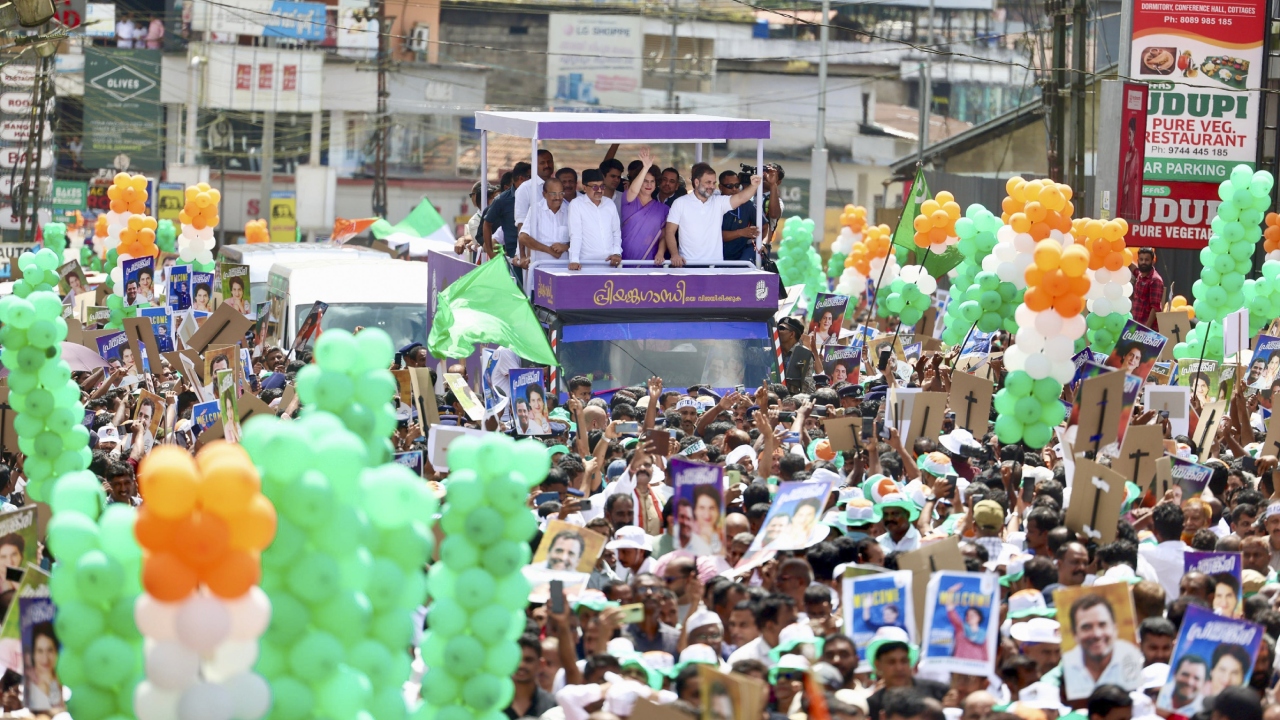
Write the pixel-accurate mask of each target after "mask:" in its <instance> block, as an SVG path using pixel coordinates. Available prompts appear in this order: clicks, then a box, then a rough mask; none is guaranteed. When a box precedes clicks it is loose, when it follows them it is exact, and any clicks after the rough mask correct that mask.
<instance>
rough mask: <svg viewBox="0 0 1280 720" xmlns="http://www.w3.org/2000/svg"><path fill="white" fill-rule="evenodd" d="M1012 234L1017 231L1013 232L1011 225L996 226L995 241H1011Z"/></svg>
mask: <svg viewBox="0 0 1280 720" xmlns="http://www.w3.org/2000/svg"><path fill="white" fill-rule="evenodd" d="M1014 235H1017V233H1015V232H1014V231H1013V227H1011V226H1009V225H1001V226H1000V227H999V228H996V241H997V242H1013V236H1014Z"/></svg>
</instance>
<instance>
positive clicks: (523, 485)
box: [421, 435, 549, 720]
mask: <svg viewBox="0 0 1280 720" xmlns="http://www.w3.org/2000/svg"><path fill="white" fill-rule="evenodd" d="M548 467H549V458H548V456H547V452H546V449H545V448H543V447H542V446H541V445H539V444H537V443H535V442H532V441H529V440H525V441H521V442H515V441H513V440H510V439H509V438H507V437H504V436H501V435H489V436H486V437H485V438H484V439H483V440H480V439H476V438H472V437H463V438H459V439H457V440H455V441H454V442H453V444H452V445H450V447H449V469H450V476H449V493H448V496H447V498H446V502H445V505H444V514H443V516H442V517H441V520H440V523H441V526H442V528H443V529H444V531H445V539H444V541H443V542H442V543H441V544H440V562H438V563H436V564H435V565H434V566H433V567H432V568H431V573H430V575H429V577H428V581H427V586H428V589H429V591H430V594H431V598H432V606H431V628H430V630H429V631H428V632H427V633H426V635H425V636H424V637H423V641H422V647H421V650H422V659H423V661H424V662H425V663H426V666H427V674H426V676H425V677H424V678H423V681H422V696H423V699H424V700H425V701H426V705H425V706H424V712H423V714H422V717H429V718H435V720H473V719H474V718H488V717H496V715H497V714H500V713H501V711H502V708H504V707H506V706H507V705H508V704H509V703H510V702H511V697H512V694H513V693H514V691H515V690H514V686H513V685H512V683H511V673H512V672H513V671H514V670H515V669H516V667H517V666H518V665H519V664H520V648H519V646H518V645H517V644H516V642H515V641H516V639H517V638H518V637H519V636H520V634H521V633H522V632H523V631H524V626H525V620H524V610H523V608H524V607H525V606H526V605H527V604H528V595H529V589H530V588H529V581H528V580H526V579H525V576H524V575H523V573H522V572H521V568H523V567H524V566H525V565H526V564H527V563H528V562H529V538H531V537H533V533H534V530H535V529H536V526H537V522H536V521H535V520H534V517H533V515H532V514H531V513H530V512H529V509H528V507H526V506H525V502H524V499H525V496H526V495H527V494H528V492H529V489H530V488H531V487H533V486H534V485H537V484H538V483H539V482H541V481H542V478H543V477H545V475H546V473H547V470H548Z"/></svg>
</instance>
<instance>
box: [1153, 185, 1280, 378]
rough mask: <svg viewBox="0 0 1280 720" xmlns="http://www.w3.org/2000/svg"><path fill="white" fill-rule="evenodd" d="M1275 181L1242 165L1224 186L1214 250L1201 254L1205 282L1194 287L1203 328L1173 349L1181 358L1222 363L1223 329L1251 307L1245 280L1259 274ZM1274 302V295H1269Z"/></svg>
mask: <svg viewBox="0 0 1280 720" xmlns="http://www.w3.org/2000/svg"><path fill="white" fill-rule="evenodd" d="M1274 183H1275V180H1274V178H1272V177H1271V173H1269V172H1267V171H1265V170H1259V171H1257V172H1254V171H1252V170H1250V169H1249V166H1248V165H1237V166H1236V167H1235V168H1233V169H1232V170H1231V177H1230V179H1228V180H1223V181H1222V184H1220V185H1219V186H1218V197H1219V198H1220V199H1221V200H1222V202H1221V203H1219V204H1218V213H1217V215H1215V216H1214V218H1213V220H1212V221H1211V222H1210V228H1211V231H1212V234H1211V235H1210V236H1209V244H1208V246H1206V247H1205V248H1203V249H1202V250H1201V251H1200V264H1201V266H1202V267H1201V269H1200V279H1199V280H1197V281H1196V282H1195V284H1193V285H1192V286H1191V293H1192V295H1193V296H1194V297H1195V309H1196V317H1197V318H1199V320H1200V322H1199V323H1197V324H1196V326H1195V327H1194V328H1192V329H1191V332H1189V333H1187V338H1186V341H1185V342H1181V343H1178V344H1177V345H1175V346H1174V347H1173V356H1174V357H1175V358H1179V359H1182V358H1194V357H1199V356H1200V355H1202V354H1203V355H1204V357H1207V358H1210V359H1214V360H1222V359H1223V358H1222V323H1221V322H1219V321H1221V320H1222V318H1224V317H1226V316H1227V315H1229V314H1231V313H1233V312H1235V311H1236V310H1239V309H1240V308H1242V307H1244V306H1245V300H1246V298H1245V291H1244V284H1245V275H1247V274H1248V273H1249V271H1250V270H1251V269H1252V268H1253V251H1254V248H1255V247H1256V246H1257V244H1258V241H1259V240H1260V239H1262V227H1261V225H1262V220H1263V213H1265V212H1266V210H1267V208H1268V207H1269V206H1270V204H1271V188H1272V186H1273V185H1274ZM1268 296H1269V293H1268Z"/></svg>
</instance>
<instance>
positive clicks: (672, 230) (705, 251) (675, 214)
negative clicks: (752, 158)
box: [654, 163, 760, 267]
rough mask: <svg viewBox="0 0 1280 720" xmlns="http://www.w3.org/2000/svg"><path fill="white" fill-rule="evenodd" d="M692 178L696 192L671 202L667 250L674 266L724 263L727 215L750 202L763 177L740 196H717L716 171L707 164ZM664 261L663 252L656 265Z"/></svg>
mask: <svg viewBox="0 0 1280 720" xmlns="http://www.w3.org/2000/svg"><path fill="white" fill-rule="evenodd" d="M691 177H692V180H693V188H692V192H690V193H689V194H688V195H685V196H684V197H682V198H679V199H677V200H676V201H675V202H673V203H671V213H670V214H669V215H667V225H666V251H667V253H669V254H670V256H671V265H672V266H673V267H684V265H685V263H690V262H692V263H718V262H724V238H723V236H722V235H721V230H720V228H721V225H722V224H723V221H724V214H725V213H727V212H729V211H730V210H733V209H735V208H737V207H738V206H740V205H742V204H743V203H745V202H747V201H748V200H750V199H751V196H752V195H754V194H755V192H756V188H757V187H759V185H760V177H759V176H755V177H752V178H751V184H750V185H748V186H747V187H745V188H743V189H742V190H740V191H738V193H737V194H736V195H716V194H715V192H716V171H715V170H713V169H712V168H711V166H710V165H708V164H706V163H698V164H697V165H694V166H693V172H692V173H691ZM677 231H679V232H680V238H679V240H677V239H676V232H677ZM663 259H664V258H663V252H662V251H661V249H660V250H659V252H658V255H657V257H656V258H654V264H656V265H661V264H662V262H663Z"/></svg>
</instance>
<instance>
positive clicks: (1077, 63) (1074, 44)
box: [1071, 0, 1089, 212]
mask: <svg viewBox="0 0 1280 720" xmlns="http://www.w3.org/2000/svg"><path fill="white" fill-rule="evenodd" d="M1085 3H1086V0H1075V2H1074V5H1073V7H1072V18H1071V67H1072V70H1073V73H1072V76H1071V115H1072V118H1071V119H1072V125H1073V128H1072V133H1071V136H1072V140H1071V145H1072V147H1071V150H1072V153H1071V187H1072V189H1073V190H1076V191H1077V192H1084V144H1085V134H1084V107H1085V102H1084V73H1085V70H1086V69H1087V67H1088V65H1087V62H1086V59H1085V37H1086V36H1087V34H1088V23H1089V8H1088V6H1087V5H1086V4H1085ZM1084 210H1085V208H1084V207H1081V208H1080V211H1081V212H1084Z"/></svg>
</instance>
